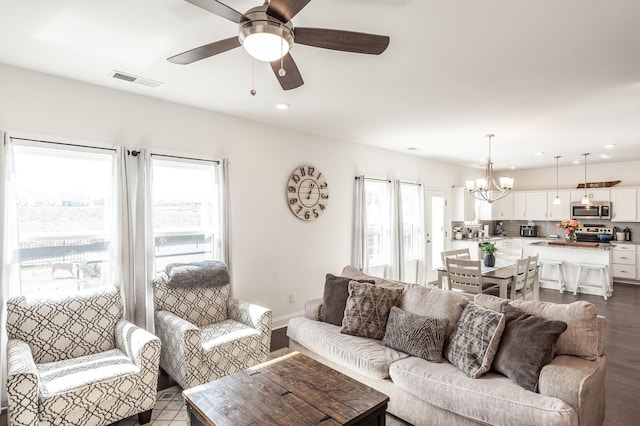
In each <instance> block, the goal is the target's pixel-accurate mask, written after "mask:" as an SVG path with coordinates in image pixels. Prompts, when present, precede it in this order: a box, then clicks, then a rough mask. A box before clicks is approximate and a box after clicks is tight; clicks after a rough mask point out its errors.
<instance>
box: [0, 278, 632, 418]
mask: <svg viewBox="0 0 640 426" xmlns="http://www.w3.org/2000/svg"><path fill="white" fill-rule="evenodd" d="M614 289H615V291H614V294H613V296H612V297H610V298H609V300H608V301H606V302H605V301H604V300H603V298H602V297H600V296H590V295H577V296H574V295H573V294H571V293H567V292H565V293H564V294H560V293H559V292H558V291H556V290H545V289H541V290H540V299H541V300H544V301H548V302H555V303H571V302H574V301H576V300H586V301H588V302H591V303H593V304H594V305H595V306H596V309H597V311H598V314H600V315H604V316H605V317H606V318H607V342H606V349H605V350H606V356H607V376H606V379H605V393H606V414H605V422H604V424H605V425H606V426H628V425H637V424H640V404H639V402H640V285H629V284H619V283H616V284H615V286H614ZM287 345H288V339H287V337H286V328H281V329H278V330H274V331H273V334H272V340H271V350H272V351H274V350H277V349H281V348H283V347H285V346H287ZM169 380H170V379H169ZM162 385H164V386H162ZM167 385H168V383H163V384H161V388H162V387H166V386H167ZM6 425H7V418H6V413H3V414H2V415H0V426H6Z"/></svg>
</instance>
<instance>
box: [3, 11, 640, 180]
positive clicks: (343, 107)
mask: <svg viewBox="0 0 640 426" xmlns="http://www.w3.org/2000/svg"><path fill="white" fill-rule="evenodd" d="M226 3H227V4H228V5H229V6H231V7H233V8H234V9H236V10H238V11H240V12H245V11H246V10H247V9H249V8H251V7H253V6H256V5H258V4H260V1H259V0H256V1H249V0H227V2H226ZM293 23H294V25H296V26H301V27H302V26H304V27H325V28H337V29H345V30H354V31H361V32H369V33H375V34H386V35H389V36H390V38H391V42H390V44H389V48H388V49H387V51H386V52H384V53H383V54H382V55H381V56H369V55H358V54H352V53H344V52H335V51H330V50H323V49H317V48H313V47H308V46H304V45H296V46H294V47H293V49H292V51H291V54H292V56H293V57H294V58H295V60H296V62H297V64H298V67H299V69H300V72H301V73H302V76H303V78H304V81H305V84H304V86H302V87H300V88H298V89H294V90H292V91H288V92H284V91H282V90H281V88H280V85H279V84H278V82H277V81H276V79H275V76H274V75H273V73H272V71H271V69H270V67H269V66H268V64H263V63H259V62H257V63H256V64H255V89H256V90H257V95H256V96H255V97H252V96H251V95H250V94H249V91H250V90H251V88H252V61H251V60H250V59H249V56H248V55H247V54H246V53H245V52H244V50H243V49H242V48H238V49H235V50H232V51H230V52H226V53H224V54H221V55H218V56H215V57H212V58H209V59H206V60H202V61H199V62H196V63H193V64H191V65H175V64H172V63H169V62H168V61H167V60H166V58H167V57H169V56H172V55H174V54H176V53H180V52H182V51H185V50H188V49H190V48H193V47H197V46H201V45H203V44H207V43H210V42H212V41H216V40H219V39H223V38H228V37H231V36H233V35H235V34H236V31H237V29H236V24H234V23H232V22H230V21H227V20H225V19H223V18H220V17H218V16H216V15H213V14H211V13H209V12H207V11H205V10H203V9H200V8H198V7H196V6H193V5H192V4H189V3H187V2H185V1H183V0H136V1H132V0H110V1H104V0H58V1H49V0H21V1H12V0H0V62H2V63H6V64H10V65H16V66H19V67H24V68H28V69H33V70H38V71H43V72H46V73H50V74H54V75H60V76H64V77H68V78H72V79H76V80H80V81H85V82H89V83H94V84H98V85H102V86H106V87H111V88H114V89H118V90H123V91H129V92H134V93H139V94H143V95H147V96H152V97H157V98H161V99H166V100H170V101H175V102H180V103H184V104H188V105H193V106H197V107H201V108H205V109H209V110H213V111H219V112H222V113H227V114H231V115H235V116H240V117H245V118H248V119H253V120H257V121H262V122H267V123H271V124H275V125H279V126H284V127H288V128H292V129H297V130H300V131H302V132H306V133H314V134H320V135H326V136H330V137H334V138H338V139H343V140H348V141H353V142H358V143H362V144H368V145H373V146H378V147H383V148H387V149H392V150H398V151H402V152H406V153H409V152H410V153H413V154H415V155H421V156H426V157H432V158H438V159H443V160H446V161H450V162H456V163H459V164H464V165H479V164H480V159H481V158H482V157H486V155H487V149H488V144H487V139H486V138H485V134H487V133H489V132H491V133H495V134H496V137H495V138H494V139H493V155H492V157H493V160H494V162H495V163H496V164H495V165H496V168H497V169H505V168H507V167H509V166H516V167H517V168H519V169H520V168H532V167H552V166H554V165H555V160H554V159H553V157H554V156H555V155H562V159H561V160H560V164H561V165H565V164H566V165H568V164H570V163H571V162H572V161H573V160H576V159H579V158H580V153H583V152H591V153H592V155H591V156H590V157H589V162H590V163H593V162H600V161H626V160H639V159H640V54H639V53H638V52H640V1H638V0H561V1H558V0H536V1H531V0H483V1H478V0H312V1H311V2H310V3H309V4H308V5H307V6H306V8H304V9H303V10H302V11H301V12H300V13H299V14H298V15H297V16H295V18H294V19H293ZM113 70H118V71H124V72H127V73H131V74H134V75H137V76H142V77H146V78H149V79H152V80H158V81H161V82H162V85H161V86H160V87H158V88H150V87H145V86H142V85H138V84H132V83H127V82H123V81H120V80H116V79H113V78H112V77H111V74H112V72H113ZM281 102H284V103H288V104H290V105H291V108H290V109H289V110H287V111H279V110H276V109H275V107H274V106H275V105H276V104H277V103H281ZM605 144H616V146H615V148H612V149H607V148H605V147H604V145H605ZM407 148H415V150H414V151H407ZM536 152H544V154H542V155H538V156H536V155H535V153H536ZM601 154H607V155H608V156H610V157H611V159H602V158H601V157H600V155H601Z"/></svg>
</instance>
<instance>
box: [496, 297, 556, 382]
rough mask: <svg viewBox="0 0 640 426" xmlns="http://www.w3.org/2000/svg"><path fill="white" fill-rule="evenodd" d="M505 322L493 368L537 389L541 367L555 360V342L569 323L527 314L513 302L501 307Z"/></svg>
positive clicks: (515, 380)
mask: <svg viewBox="0 0 640 426" xmlns="http://www.w3.org/2000/svg"><path fill="white" fill-rule="evenodd" d="M502 313H504V315H505V321H506V325H505V328H504V332H503V333H502V338H501V339H500V346H499V347H498V352H497V353H496V357H495V359H494V360H493V369H494V370H495V371H497V372H499V373H502V374H504V375H505V376H507V377H508V378H510V379H511V380H513V381H514V382H515V383H517V384H518V385H520V386H522V387H523V388H525V389H527V390H530V391H532V392H535V391H536V389H537V388H538V380H539V378H540V371H541V370H542V367H544V366H545V365H547V364H549V363H550V362H551V360H552V359H553V345H554V344H555V342H556V340H558V337H559V336H560V334H562V332H563V331H565V330H566V329H567V324H566V323H564V322H562V321H549V320H546V319H544V318H542V317H538V316H535V315H531V314H528V313H526V312H524V311H522V310H521V309H518V308H515V307H513V306H510V305H505V306H504V307H503V308H502Z"/></svg>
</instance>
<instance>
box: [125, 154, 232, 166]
mask: <svg viewBox="0 0 640 426" xmlns="http://www.w3.org/2000/svg"><path fill="white" fill-rule="evenodd" d="M127 153H128V154H130V155H132V156H134V157H137V156H138V154H140V151H127ZM151 156H152V157H166V158H177V159H180V160H194V161H206V162H208V163H216V164H220V161H219V160H207V159H204V158H193V157H180V156H178V155H165V154H154V153H151Z"/></svg>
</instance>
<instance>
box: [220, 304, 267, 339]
mask: <svg viewBox="0 0 640 426" xmlns="http://www.w3.org/2000/svg"><path fill="white" fill-rule="evenodd" d="M227 317H228V318H229V319H232V320H234V321H238V322H240V323H242V324H244V325H248V326H249V327H253V328H255V329H256V330H258V331H260V333H261V334H269V335H271V322H272V318H273V313H272V312H271V309H268V308H265V307H263V306H259V305H256V304H253V303H249V302H245V301H242V300H238V299H233V298H229V300H228V302H227Z"/></svg>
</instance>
